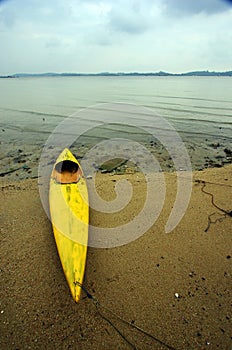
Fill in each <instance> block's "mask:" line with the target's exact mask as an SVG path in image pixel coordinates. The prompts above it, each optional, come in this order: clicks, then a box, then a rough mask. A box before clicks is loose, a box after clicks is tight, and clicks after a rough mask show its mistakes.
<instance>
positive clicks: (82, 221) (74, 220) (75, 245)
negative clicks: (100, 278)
mask: <svg viewBox="0 0 232 350" xmlns="http://www.w3.org/2000/svg"><path fill="white" fill-rule="evenodd" d="M49 202H50V214H51V222H52V226H53V232H54V236H55V240H56V245H57V250H58V253H59V256H60V260H61V264H62V267H63V270H64V273H65V276H66V279H67V282H68V285H69V288H70V291H71V294H72V296H73V299H74V300H75V302H78V300H79V299H80V295H81V287H80V284H82V281H83V278H84V272H85V262H86V254H87V244H88V224H89V203H88V191H87V185H86V181H85V179H84V177H83V172H82V169H81V166H80V164H79V163H78V161H77V160H76V158H75V157H74V156H73V154H72V153H71V152H70V151H69V150H68V149H67V148H66V149H64V151H63V152H62V153H61V154H60V155H59V157H58V159H57V160H56V163H55V165H54V167H53V171H52V174H51V179H50V191H49Z"/></svg>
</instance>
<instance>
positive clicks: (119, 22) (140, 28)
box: [109, 2, 149, 34]
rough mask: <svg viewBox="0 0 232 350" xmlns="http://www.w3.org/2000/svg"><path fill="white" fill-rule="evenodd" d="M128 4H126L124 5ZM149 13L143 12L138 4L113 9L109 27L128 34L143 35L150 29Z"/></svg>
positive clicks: (110, 14) (133, 3)
mask: <svg viewBox="0 0 232 350" xmlns="http://www.w3.org/2000/svg"><path fill="white" fill-rule="evenodd" d="M124 4H126V3H124ZM147 14H148V13H147V12H146V11H145V12H144V11H142V10H141V7H140V6H139V4H138V2H132V4H131V6H129V8H128V7H127V8H125V6H123V4H122V6H120V7H118V6H117V7H114V6H113V7H112V9H111V11H110V13H109V25H110V28H111V29H112V30H115V31H119V32H124V33H128V34H141V33H144V32H145V31H146V30H147V29H148V28H149V24H148V21H147Z"/></svg>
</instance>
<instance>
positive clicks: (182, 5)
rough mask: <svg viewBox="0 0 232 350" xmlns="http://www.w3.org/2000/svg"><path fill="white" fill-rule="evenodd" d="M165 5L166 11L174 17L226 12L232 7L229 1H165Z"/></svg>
mask: <svg viewBox="0 0 232 350" xmlns="http://www.w3.org/2000/svg"><path fill="white" fill-rule="evenodd" d="M165 3H166V5H167V8H166V11H167V12H168V13H169V14H174V15H180V14H185V15H186V14H189V15H192V14H193V15H194V14H198V13H201V12H204V13H207V14H213V13H218V12H223V11H226V10H228V9H229V8H230V7H231V6H230V5H231V1H228V0H227V1H226V0H194V1H191V0H190V1H189V0H165Z"/></svg>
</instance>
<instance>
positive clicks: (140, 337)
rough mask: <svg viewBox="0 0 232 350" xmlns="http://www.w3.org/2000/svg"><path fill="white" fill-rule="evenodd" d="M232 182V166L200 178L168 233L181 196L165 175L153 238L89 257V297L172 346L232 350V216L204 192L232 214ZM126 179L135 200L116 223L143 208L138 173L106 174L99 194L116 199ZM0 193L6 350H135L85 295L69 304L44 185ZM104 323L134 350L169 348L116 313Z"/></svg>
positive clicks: (1, 327) (26, 184) (10, 187)
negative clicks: (45, 206)
mask: <svg viewBox="0 0 232 350" xmlns="http://www.w3.org/2000/svg"><path fill="white" fill-rule="evenodd" d="M231 174H232V166H231V165H228V166H225V167H221V168H212V169H207V170H203V171H199V172H195V173H194V179H193V183H192V186H193V187H192V196H191V200H190V203H189V206H188V209H187V211H186V214H185V216H184V217H183V219H182V221H181V222H180V223H179V225H178V226H177V227H176V228H175V229H174V230H173V231H172V232H171V233H169V234H167V233H165V231H164V227H165V224H166V221H167V218H168V216H169V214H170V211H171V208H172V206H173V203H174V200H175V196H176V176H175V174H172V173H169V174H166V175H165V179H166V186H167V194H166V199H165V204H164V207H163V210H162V213H161V215H160V216H159V218H158V220H157V221H156V222H155V223H154V225H153V226H152V227H151V228H150V229H149V230H148V232H146V233H145V234H144V235H143V236H142V237H140V238H139V239H137V240H136V241H134V242H132V243H130V244H128V245H125V246H122V247H117V248H112V249H97V248H89V249H88V257H87V266H86V274H85V286H86V288H87V289H88V290H89V292H90V293H91V294H92V295H93V296H94V297H95V298H97V299H98V300H99V302H100V303H102V304H103V305H105V306H106V307H108V308H110V309H111V310H112V311H113V312H115V313H117V314H118V315H120V316H122V317H123V318H124V319H126V320H128V321H129V322H132V323H133V324H135V325H137V326H139V327H141V328H143V329H144V330H146V331H147V332H149V333H150V334H153V335H154V336H155V337H156V338H158V339H160V340H161V341H162V342H164V343H166V344H167V345H169V348H173V349H179V350H181V349H182V350H186V349H220V350H221V349H223V350H230V349H231V348H232V307H231V306H232V305H231V300H232V279H231V275H232V235H231V227H232V226H231V217H230V215H226V214H225V213H224V212H223V211H221V210H219V209H218V208H216V207H215V206H214V205H213V203H212V196H211V195H209V194H206V193H204V192H203V190H205V191H207V192H210V193H212V194H213V198H214V203H215V204H216V205H217V206H218V207H220V208H222V209H223V210H224V211H227V212H230V211H231V210H232V203H231V194H232V190H231V188H232V177H231ZM122 177H125V178H127V179H130V180H131V182H132V184H133V186H134V191H135V196H136V197H135V198H136V200H135V201H134V202H132V203H131V206H130V209H129V210H127V211H126V212H124V213H123V214H122V215H123V216H119V217H114V225H117V224H119V223H120V222H121V220H126V221H130V219H131V215H132V213H135V212H136V210H137V209H136V203H138V202H139V201H143V200H144V183H143V179H138V174H131V175H130V174H125V175H111V174H100V175H99V179H98V181H99V191H100V193H101V195H102V196H103V197H104V198H107V197H109V198H110V196H111V195H113V188H114V185H115V181H117V180H118V179H119V178H122ZM202 180H203V181H205V182H206V183H205V187H204V188H203V183H202V182H201V181H202ZM0 187H1V188H0V196H1V201H0V203H1V246H0V256H1V266H0V275H1V289H0V348H1V349H7V350H8V349H9V350H10V349H12V350H13V349H14V350H16V349H78V350H79V349H80V350H85V349H99V350H108V349H131V348H132V346H130V345H129V344H128V343H127V342H126V341H125V340H124V339H123V338H122V337H121V336H120V335H119V333H118V332H117V331H116V330H115V329H114V328H113V327H112V326H111V325H110V324H109V323H107V322H106V320H105V319H103V318H102V317H101V316H100V314H99V313H98V312H97V310H96V308H95V305H94V303H93V302H92V300H90V299H88V298H86V297H85V293H83V294H82V299H81V301H80V302H79V303H78V304H75V303H74V301H73V300H72V298H71V296H70V293H69V290H68V286H67V283H66V281H65V277H64V275H63V272H62V269H61V265H60V261H59V257H58V255H57V251H56V246H55V242H54V239H53V234H52V229H51V224H50V222H49V220H48V218H47V216H46V214H45V212H44V210H43V208H42V205H41V202H40V197H39V193H38V184H37V179H27V180H22V181H17V182H14V181H13V180H12V179H11V178H6V177H4V178H2V180H1V183H0ZM212 214H213V215H212ZM208 218H210V224H209V221H208V220H209V219H208ZM90 220H91V223H92V224H93V225H98V226H103V227H105V226H106V225H107V222H106V216H105V215H103V214H101V213H97V212H95V211H93V210H92V211H91V213H90ZM215 221H216V222H215ZM102 311H104V310H102ZM104 315H105V316H107V317H108V318H109V319H110V320H111V321H112V322H113V323H114V324H115V325H116V327H117V328H118V329H120V331H121V332H122V333H123V334H124V335H125V337H126V338H127V339H128V340H130V342H131V343H132V344H134V346H136V348H137V349H168V347H167V346H165V345H162V344H160V343H159V342H157V341H155V340H154V339H151V338H149V337H148V336H145V335H144V334H142V333H140V332H138V331H137V330H135V329H133V328H131V327H130V326H128V325H126V324H123V323H122V322H120V321H119V320H117V319H116V318H115V317H114V316H113V315H112V314H110V313H109V312H106V311H104Z"/></svg>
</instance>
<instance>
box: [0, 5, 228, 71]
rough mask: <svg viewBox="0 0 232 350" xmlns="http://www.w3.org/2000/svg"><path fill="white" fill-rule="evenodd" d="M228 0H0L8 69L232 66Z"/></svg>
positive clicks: (1, 43) (3, 64)
mask: <svg viewBox="0 0 232 350" xmlns="http://www.w3.org/2000/svg"><path fill="white" fill-rule="evenodd" d="M231 28H232V2H230V1H226V0H0V50H1V51H0V74H13V73H16V72H17V73H19V72H26V73H41V72H83V73H84V72H86V73H87V72H93V73H95V72H103V71H110V72H119V71H124V72H132V71H140V72H150V71H153V72H157V71H160V70H162V71H168V72H173V73H178V72H186V71H193V70H207V69H208V70H218V71H225V70H232V30H231Z"/></svg>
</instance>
